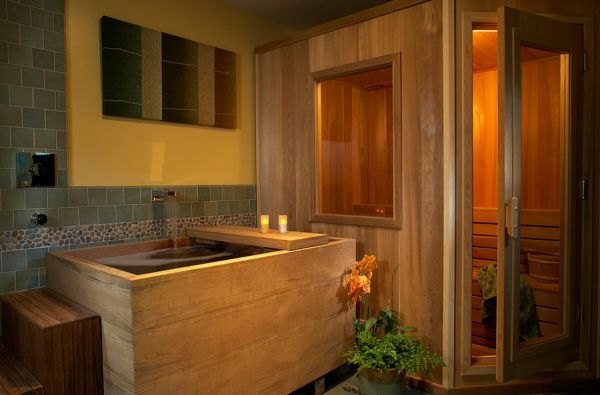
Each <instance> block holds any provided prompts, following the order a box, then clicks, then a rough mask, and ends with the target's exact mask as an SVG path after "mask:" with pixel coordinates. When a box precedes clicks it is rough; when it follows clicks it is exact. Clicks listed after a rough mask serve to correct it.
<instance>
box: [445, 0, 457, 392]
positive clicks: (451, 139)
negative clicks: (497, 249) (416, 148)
mask: <svg viewBox="0 0 600 395" xmlns="http://www.w3.org/2000/svg"><path fill="white" fill-rule="evenodd" d="M454 13H455V1H454V0H448V1H444V2H442V28H443V35H442V37H443V41H442V52H443V71H442V72H443V77H442V78H443V81H442V82H443V113H444V116H443V120H444V125H443V135H444V227H443V231H444V239H443V249H444V258H443V271H444V275H443V276H444V277H443V284H444V285H443V286H444V291H443V292H444V301H445V303H444V312H443V321H442V326H443V328H444V330H443V345H442V350H443V356H444V360H445V361H446V367H445V368H444V369H443V372H442V386H443V387H445V388H449V387H453V386H454V372H455V364H454V353H455V349H456V348H455V333H456V332H455V327H456V306H455V305H456V294H457V292H456V287H455V282H456V258H455V254H456V167H457V166H456V99H455V98H456V86H455V83H456V78H455V72H456V71H455V53H456V52H455V51H456V44H455V38H454V31H455V30H454V29H455V20H454Z"/></svg>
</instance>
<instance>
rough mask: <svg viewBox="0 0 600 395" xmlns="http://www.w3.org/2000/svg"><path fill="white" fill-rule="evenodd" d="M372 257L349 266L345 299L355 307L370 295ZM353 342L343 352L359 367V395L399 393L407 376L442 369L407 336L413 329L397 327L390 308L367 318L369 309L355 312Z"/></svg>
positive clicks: (435, 358) (374, 263)
mask: <svg viewBox="0 0 600 395" xmlns="http://www.w3.org/2000/svg"><path fill="white" fill-rule="evenodd" d="M376 268H377V261H376V259H375V256H368V255H365V257H363V259H361V260H360V261H358V262H356V263H355V264H354V266H353V267H352V271H351V273H350V278H349V280H348V296H349V298H350V302H351V304H352V305H354V306H357V305H358V306H361V305H362V306H363V307H366V306H365V302H364V297H365V295H366V294H368V293H370V292H371V287H370V286H371V279H372V277H373V271H374V270H375V269H376ZM357 310H358V313H357V318H356V320H355V328H356V334H355V342H354V347H353V349H352V350H351V351H348V352H347V353H345V356H346V358H347V359H348V363H350V364H351V365H355V366H357V368H358V372H357V373H358V377H359V383H360V392H361V394H362V395H387V394H390V395H391V394H401V393H402V392H403V391H404V388H405V385H406V384H405V381H406V375H407V374H409V375H413V374H419V373H421V374H425V375H430V374H431V370H432V369H435V368H437V367H440V366H444V362H443V360H442V357H441V356H440V355H438V354H436V353H434V352H432V351H430V350H429V349H428V348H427V346H426V345H425V344H424V343H423V342H421V341H420V340H419V339H417V338H415V337H414V336H411V335H410V334H408V333H409V332H411V331H414V328H410V327H403V326H401V325H400V321H399V319H398V315H397V313H396V312H394V311H393V310H391V309H389V308H388V309H383V310H379V312H378V313H377V315H376V316H373V317H369V316H368V309H362V310H363V311H364V313H365V317H364V318H362V317H361V316H362V314H363V312H362V311H361V309H360V308H359V309H357Z"/></svg>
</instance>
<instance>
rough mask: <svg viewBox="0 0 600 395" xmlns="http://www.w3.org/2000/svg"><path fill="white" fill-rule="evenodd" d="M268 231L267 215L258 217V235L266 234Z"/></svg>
mask: <svg viewBox="0 0 600 395" xmlns="http://www.w3.org/2000/svg"><path fill="white" fill-rule="evenodd" d="M268 231H269V215H266V214H265V215H261V216H260V233H267V232H268Z"/></svg>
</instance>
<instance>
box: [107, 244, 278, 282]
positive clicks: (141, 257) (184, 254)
mask: <svg viewBox="0 0 600 395" xmlns="http://www.w3.org/2000/svg"><path fill="white" fill-rule="evenodd" d="M270 251H275V250H273V249H269V248H264V247H256V246H251V245H242V244H233V243H223V242H217V241H210V240H202V241H199V242H196V243H195V244H193V245H190V246H186V247H179V248H165V249H160V250H151V251H143V252H138V253H135V254H128V255H121V256H113V257H108V258H102V259H98V261H99V262H100V263H103V264H105V265H107V266H111V267H114V268H116V269H120V270H125V271H127V272H129V273H132V274H145V273H153V272H157V271H161V270H168V269H175V268H179V267H185V266H193V265H199V264H204V263H209V262H217V261H223V260H226V259H232V258H238V257H243V256H249V255H257V254H263V253H265V252H270Z"/></svg>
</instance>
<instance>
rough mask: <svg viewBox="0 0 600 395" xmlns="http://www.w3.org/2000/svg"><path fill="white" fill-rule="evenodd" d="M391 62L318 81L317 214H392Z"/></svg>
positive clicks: (370, 215)
mask: <svg viewBox="0 0 600 395" xmlns="http://www.w3.org/2000/svg"><path fill="white" fill-rule="evenodd" d="M392 76H393V72H392V65H391V64H388V65H383V66H380V67H377V68H371V69H369V70H363V71H358V72H354V73H351V74H345V75H343V76H337V77H333V78H329V79H323V80H320V81H318V82H317V155H318V159H317V166H318V168H317V175H318V183H317V191H318V199H317V200H318V203H317V214H329V215H345V216H365V217H380V218H392V217H394V122H393V119H394V117H393V110H392V108H393V82H392V81H393V78H392Z"/></svg>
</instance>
